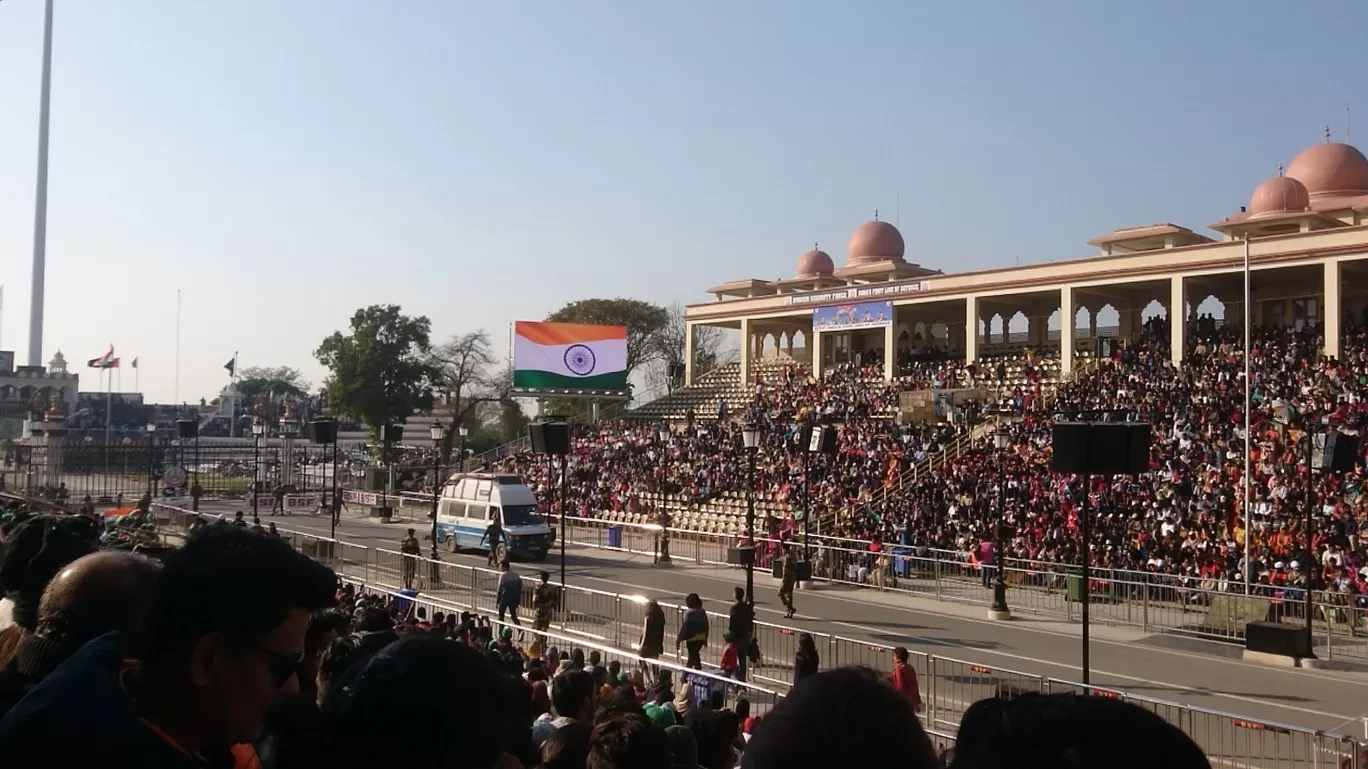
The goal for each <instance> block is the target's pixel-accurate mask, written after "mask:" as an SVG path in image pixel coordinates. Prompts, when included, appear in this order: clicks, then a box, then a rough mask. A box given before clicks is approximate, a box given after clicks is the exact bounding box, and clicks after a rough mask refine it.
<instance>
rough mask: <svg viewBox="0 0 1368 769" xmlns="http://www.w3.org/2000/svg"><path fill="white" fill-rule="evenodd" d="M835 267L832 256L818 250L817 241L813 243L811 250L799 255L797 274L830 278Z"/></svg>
mask: <svg viewBox="0 0 1368 769" xmlns="http://www.w3.org/2000/svg"><path fill="white" fill-rule="evenodd" d="M835 269H836V265H835V264H834V263H833V262H832V261H831V256H830V255H829V254H827V252H825V251H820V250H818V249H817V244H816V243H813V244H812V250H811V251H808V252H807V253H805V254H803V255H802V256H800V257H798V272H797V276H798V277H800V278H829V277H831V273H832V272H834V271H835Z"/></svg>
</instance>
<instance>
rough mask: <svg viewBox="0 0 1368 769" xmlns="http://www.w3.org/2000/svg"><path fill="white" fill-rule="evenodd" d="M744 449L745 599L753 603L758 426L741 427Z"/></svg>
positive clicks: (758, 445) (758, 446)
mask: <svg viewBox="0 0 1368 769" xmlns="http://www.w3.org/2000/svg"><path fill="white" fill-rule="evenodd" d="M741 441H742V443H743V445H744V446H745V449H746V551H747V552H746V555H745V558H746V601H747V602H748V603H750V604H751V605H752V606H753V605H755V454H756V452H757V451H758V450H759V448H760V428H759V427H757V426H756V425H754V424H747V425H746V426H745V427H743V428H741Z"/></svg>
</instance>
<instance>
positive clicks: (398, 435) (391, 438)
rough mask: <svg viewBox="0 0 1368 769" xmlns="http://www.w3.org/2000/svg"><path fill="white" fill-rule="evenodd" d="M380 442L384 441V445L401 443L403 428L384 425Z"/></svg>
mask: <svg viewBox="0 0 1368 769" xmlns="http://www.w3.org/2000/svg"><path fill="white" fill-rule="evenodd" d="M381 440H383V441H385V442H386V443H403V442H404V426H403V425H385V429H384V430H383V434H382V435H381Z"/></svg>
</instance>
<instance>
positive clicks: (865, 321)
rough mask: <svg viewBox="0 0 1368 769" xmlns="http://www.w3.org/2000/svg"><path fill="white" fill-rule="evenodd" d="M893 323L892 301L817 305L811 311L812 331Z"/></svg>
mask: <svg viewBox="0 0 1368 769" xmlns="http://www.w3.org/2000/svg"><path fill="white" fill-rule="evenodd" d="M891 325H893V303H892V302H860V303H858V304H837V305H832V306H830V307H817V308H815V309H814V310H813V311H812V330H813V331H854V330H856V329H862V328H887V327H889V326H891Z"/></svg>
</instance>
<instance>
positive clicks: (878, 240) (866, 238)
mask: <svg viewBox="0 0 1368 769" xmlns="http://www.w3.org/2000/svg"><path fill="white" fill-rule="evenodd" d="M903 248H904V246H903V237H902V233H900V232H898V228H897V227H894V226H893V225H891V224H889V223H888V222H881V221H879V220H878V219H875V220H874V221H872V222H865V223H864V224H861V225H860V226H859V227H856V228H855V232H853V233H851V235H850V243H849V244H847V246H846V252H847V256H846V264H850V265H854V264H865V263H868V262H882V261H887V260H889V259H892V260H895V261H901V260H902V258H903Z"/></svg>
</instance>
